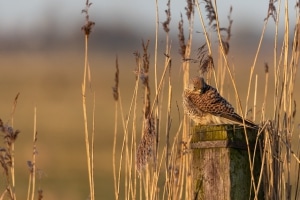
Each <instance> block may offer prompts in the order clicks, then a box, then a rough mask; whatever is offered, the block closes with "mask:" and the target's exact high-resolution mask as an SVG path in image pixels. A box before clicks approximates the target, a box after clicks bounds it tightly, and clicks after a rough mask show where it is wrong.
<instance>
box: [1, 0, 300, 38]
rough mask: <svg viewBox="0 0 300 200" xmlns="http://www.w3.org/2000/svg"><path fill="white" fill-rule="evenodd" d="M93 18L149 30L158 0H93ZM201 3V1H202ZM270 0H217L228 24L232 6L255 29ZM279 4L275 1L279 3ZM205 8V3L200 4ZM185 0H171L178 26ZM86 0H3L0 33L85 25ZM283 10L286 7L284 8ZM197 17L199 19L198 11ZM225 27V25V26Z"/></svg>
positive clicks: (237, 21) (238, 17)
mask: <svg viewBox="0 0 300 200" xmlns="http://www.w3.org/2000/svg"><path fill="white" fill-rule="evenodd" d="M90 2H92V3H93V5H92V7H91V9H90V17H91V19H92V20H94V21H96V23H97V24H101V25H110V26H119V25H122V26H126V27H128V28H134V29H145V28H146V29H147V28H151V27H154V25H155V0H91V1H90ZM158 2H159V18H160V21H161V22H162V21H164V20H165V13H164V10H165V9H166V3H167V1H166V0H158ZM200 2H201V1H200ZM268 3H269V1H268V0H248V1H245V0H226V1H223V0H221V1H218V11H219V16H220V20H221V23H222V20H223V21H224V23H225V24H227V14H228V11H229V8H230V6H231V5H232V6H233V13H232V19H233V20H234V23H235V24H240V23H245V22H246V23H249V25H253V26H254V28H258V30H261V28H260V27H257V26H256V25H258V26H259V25H261V24H263V20H264V18H265V17H266V14H267V9H268ZM277 4H278V3H276V4H275V6H277ZM201 5H203V6H202V7H204V3H201ZM294 5H295V1H290V10H291V11H290V12H294ZM185 6H186V1H185V0H173V1H171V12H172V22H174V24H176V25H177V23H178V21H179V16H180V13H183V14H184V13H185V10H184V7H185ZM84 7H85V0H81V1H79V0H76V1H75V0H64V1H63V0H26V1H24V0H13V1H11V0H6V1H5V0H1V2H0V34H10V33H11V32H15V31H21V32H24V33H25V34H26V32H30V31H31V30H32V28H34V29H44V28H46V27H47V26H49V23H54V24H55V26H56V27H57V26H58V28H62V30H65V31H67V30H68V29H69V28H74V27H76V26H78V24H82V23H83V21H84V16H83V15H82V14H81V10H82V9H83V8H84ZM281 9H282V10H283V6H282V8H281ZM195 18H199V16H198V13H197V12H196V13H195ZM294 18H295V17H294V14H293V16H291V17H290V20H294ZM224 26H225V25H224Z"/></svg>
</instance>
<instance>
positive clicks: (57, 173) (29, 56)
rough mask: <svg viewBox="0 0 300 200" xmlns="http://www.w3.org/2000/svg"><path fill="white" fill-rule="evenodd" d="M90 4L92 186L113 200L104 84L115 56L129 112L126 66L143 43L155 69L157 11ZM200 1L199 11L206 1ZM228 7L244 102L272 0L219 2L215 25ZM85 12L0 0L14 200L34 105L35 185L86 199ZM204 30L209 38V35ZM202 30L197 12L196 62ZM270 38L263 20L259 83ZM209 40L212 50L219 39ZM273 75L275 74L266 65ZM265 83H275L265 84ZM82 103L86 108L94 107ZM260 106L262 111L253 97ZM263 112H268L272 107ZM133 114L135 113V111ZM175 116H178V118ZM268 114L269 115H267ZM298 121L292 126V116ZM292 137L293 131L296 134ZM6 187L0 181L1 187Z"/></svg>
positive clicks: (174, 27)
mask: <svg viewBox="0 0 300 200" xmlns="http://www.w3.org/2000/svg"><path fill="white" fill-rule="evenodd" d="M91 2H92V3H93V4H92V6H91V7H90V10H89V14H90V20H92V21H94V22H95V23H96V25H95V27H94V28H93V30H92V33H91V35H90V40H89V45H90V46H89V47H90V48H89V64H90V66H91V73H92V90H93V91H95V92H96V135H95V140H96V142H95V190H96V198H97V199H104V198H105V199H112V198H113V197H114V188H113V175H112V146H113V133H114V100H113V97H112V89H111V88H112V86H113V85H114V72H115V58H116V55H118V60H119V67H120V90H121V94H122V99H123V103H124V112H125V114H126V112H127V111H128V102H129V101H130V99H131V94H132V91H133V85H134V82H135V75H134V73H133V70H134V69H135V67H136V63H135V57H134V55H133V53H134V52H136V51H139V52H141V53H142V47H141V41H142V40H145V41H147V40H150V48H149V54H150V58H151V61H150V66H153V59H154V41H155V24H156V21H155V10H156V7H155V1H154V0H153V1H150V0H147V1H139V0H124V1H116V0H113V1H111V0H94V1H91ZM166 4H167V1H165V0H163V1H158V9H159V22H160V23H159V36H158V45H159V46H158V49H159V51H158V67H159V68H160V69H162V68H163V61H164V59H165V58H164V55H163V53H164V49H165V43H166V42H165V33H164V31H163V29H162V26H161V24H162V22H164V21H165V19H166V15H165V10H166V9H167V6H166ZM295 4H296V2H292V1H291V2H290V12H291V14H290V19H289V20H290V23H291V26H290V32H291V38H292V33H293V30H294V24H295V19H296V14H295V8H294V6H295ZM200 5H201V6H202V9H203V13H204V15H205V11H204V3H203V2H202V3H200ZM230 6H232V7H233V11H232V15H231V18H232V19H233V26H232V38H231V41H230V52H229V55H228V57H229V61H230V64H231V65H233V66H234V68H235V72H234V73H235V76H236V81H237V83H238V90H239V92H240V93H241V97H242V102H245V97H246V88H247V86H248V81H249V80H248V79H249V75H248V74H249V69H250V67H251V65H252V64H253V60H254V56H255V53H256V50H257V46H258V42H259V39H260V36H261V32H262V27H263V24H264V19H265V18H266V16H267V12H268V6H269V2H268V1H266V0H264V1H261V0H254V1H238V0H230V1H218V11H219V18H220V24H221V26H224V27H227V26H228V19H227V16H228V13H229V9H230ZM185 7H186V2H185V1H183V0H181V1H178V0H176V1H171V24H170V35H171V41H172V55H171V56H172V58H173V64H172V70H173V81H174V83H175V82H181V78H180V77H181V75H182V74H181V63H182V61H181V59H180V56H179V53H178V49H179V45H178V44H179V42H178V37H177V35H178V22H179V20H180V14H181V13H182V14H183V19H184V24H185V31H186V33H187V25H188V22H187V19H186V16H185ZM84 8H85V1H84V0H82V1H71V0H64V1H59V0H51V1H50V0H48V1H47V0H46V1H39V0H28V1H21V0H15V1H1V2H0V69H1V73H0V91H1V98H0V118H1V119H2V120H3V121H4V122H5V123H8V124H11V121H10V118H11V109H12V105H13V100H14V98H15V96H16V95H17V93H18V92H20V96H19V99H18V104H17V108H16V112H15V114H14V121H13V126H14V127H15V128H16V129H19V130H20V131H21V133H20V135H19V137H18V139H17V141H16V149H15V157H16V163H15V167H16V194H17V198H19V199H23V198H25V196H26V192H27V186H28V177H29V171H28V167H27V164H26V161H27V160H31V158H32V151H33V149H32V140H33V117H34V107H35V106H36V107H37V131H38V136H37V137H38V141H37V149H38V156H37V167H38V168H39V177H38V181H37V187H38V188H41V189H43V191H44V196H45V199H73V200H77V199H78V200H79V199H86V198H87V197H88V193H89V189H88V173H87V164H86V153H85V143H84V131H83V112H82V96H81V82H82V78H83V67H84V34H83V32H82V31H81V27H82V26H83V25H84V23H85V17H84V14H82V13H81V11H82V9H84ZM282 9H283V7H282ZM281 16H283V15H281ZM283 22H284V18H282V20H281V21H280V30H279V35H278V36H279V44H280V45H279V46H281V43H282V36H283V33H284V24H283ZM206 24H208V22H207V21H206ZM209 30H210V31H211V33H212V29H209ZM201 32H202V27H201V24H200V22H199V16H198V13H197V12H196V11H195V25H194V35H193V41H194V42H193V47H192V49H193V50H194V52H192V55H193V56H196V50H197V49H198V48H199V47H200V46H201V45H202V44H204V42H205V40H204V37H203V34H202V33H201ZM274 34H275V23H274V21H273V20H272V19H270V20H269V22H268V25H267V30H266V35H265V38H264V40H263V43H262V48H261V52H260V54H259V57H258V61H257V67H256V71H255V73H256V74H258V75H259V76H258V83H259V84H258V85H259V86H261V85H263V83H264V65H265V63H266V62H267V63H268V64H269V66H272V63H273V47H274V39H273V38H274ZM186 38H187V35H186ZM214 43H215V45H217V40H215V42H214ZM215 55H217V54H215ZM215 59H217V57H216V58H215ZM196 71H197V64H191V73H192V74H193V73H196ZM270 73H274V72H273V71H272V68H271V69H270ZM270 83H273V82H272V79H271V80H270ZM297 84H299V83H296V85H297ZM271 89H272V87H270V90H271ZM181 91H182V86H181V85H178V87H177V88H176V89H175V91H174V97H173V103H174V105H175V102H181ZM262 91H263V87H261V88H259V92H262ZM270 93H272V92H270ZM261 94H262V93H261ZM297 95H299V94H297ZM262 97H263V95H258V99H261V98H262ZM298 97H299V96H298ZM88 98H90V99H92V96H91V95H89V96H88ZM141 99H142V96H141ZM88 105H89V109H90V110H91V108H92V103H90V104H88ZM258 105H261V101H259V100H258ZM174 107H175V106H174ZM267 107H269V108H272V107H273V105H272V104H271V105H268V106H267ZM139 112H140V113H142V110H140V111H139ZM174 115H175V116H174V117H177V114H174ZM90 116H91V115H90ZM271 116H272V115H271V113H270V116H267V118H268V117H271ZM297 119H298V122H297V123H299V118H297ZM119 130H120V133H119V135H120V136H122V132H121V128H120V129H119ZM297 131H298V132H299V130H298V129H297ZM1 145H4V144H3V143H2V144H1ZM1 145H0V146H1ZM4 187H5V184H4V183H3V184H2V187H1V188H2V189H4ZM0 192H2V191H0Z"/></svg>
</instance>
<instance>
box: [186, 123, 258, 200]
mask: <svg viewBox="0 0 300 200" xmlns="http://www.w3.org/2000/svg"><path fill="white" fill-rule="evenodd" d="M247 135H248V140H249V146H250V149H251V160H252V159H253V151H254V145H255V141H256V137H257V130H255V129H250V128H249V129H248V128H247ZM191 148H192V154H193V166H192V171H193V190H194V198H193V199H195V200H200V199H201V200H202V199H205V200H215V199H217V200H243V199H247V200H248V199H253V198H254V191H253V187H251V173H250V165H249V157H248V151H247V145H246V139H245V134H244V127H242V126H238V125H215V126H195V127H194V129H193V135H192V141H191ZM260 169H261V158H260V153H259V147H257V151H256V153H255V161H254V170H253V174H254V179H255V182H256V184H257V181H258V176H259V173H260ZM250 191H251V196H250ZM258 199H259V200H260V199H263V191H262V187H260V189H259V195H258Z"/></svg>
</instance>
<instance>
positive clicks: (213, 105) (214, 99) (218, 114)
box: [183, 76, 258, 128]
mask: <svg viewBox="0 0 300 200" xmlns="http://www.w3.org/2000/svg"><path fill="white" fill-rule="evenodd" d="M192 85H193V88H192V89H190V88H187V89H185V90H184V92H183V108H184V111H185V113H187V114H188V115H189V117H190V118H191V119H192V120H193V121H194V122H195V123H196V124H200V125H217V124H239V125H243V119H242V117H241V116H240V115H238V114H237V113H235V112H234V108H233V107H232V105H231V104H230V103H229V102H228V101H227V100H226V99H224V98H223V97H222V96H221V95H220V94H219V93H218V91H217V90H216V89H215V88H214V87H212V86H210V85H208V84H206V82H205V81H204V79H203V78H202V77H200V76H196V77H195V78H193V79H192ZM245 125H246V126H247V127H252V128H257V127H258V126H257V125H256V124H254V123H253V122H251V121H249V120H247V119H245Z"/></svg>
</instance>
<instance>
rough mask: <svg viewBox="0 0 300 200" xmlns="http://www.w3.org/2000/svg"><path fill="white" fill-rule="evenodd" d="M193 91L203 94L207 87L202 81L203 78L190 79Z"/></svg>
mask: <svg viewBox="0 0 300 200" xmlns="http://www.w3.org/2000/svg"><path fill="white" fill-rule="evenodd" d="M192 84H193V90H194V91H195V92H199V93H200V94H201V93H204V92H205V90H206V87H207V84H206V83H205V81H204V78H203V77H200V76H196V77H194V78H193V79H192Z"/></svg>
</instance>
